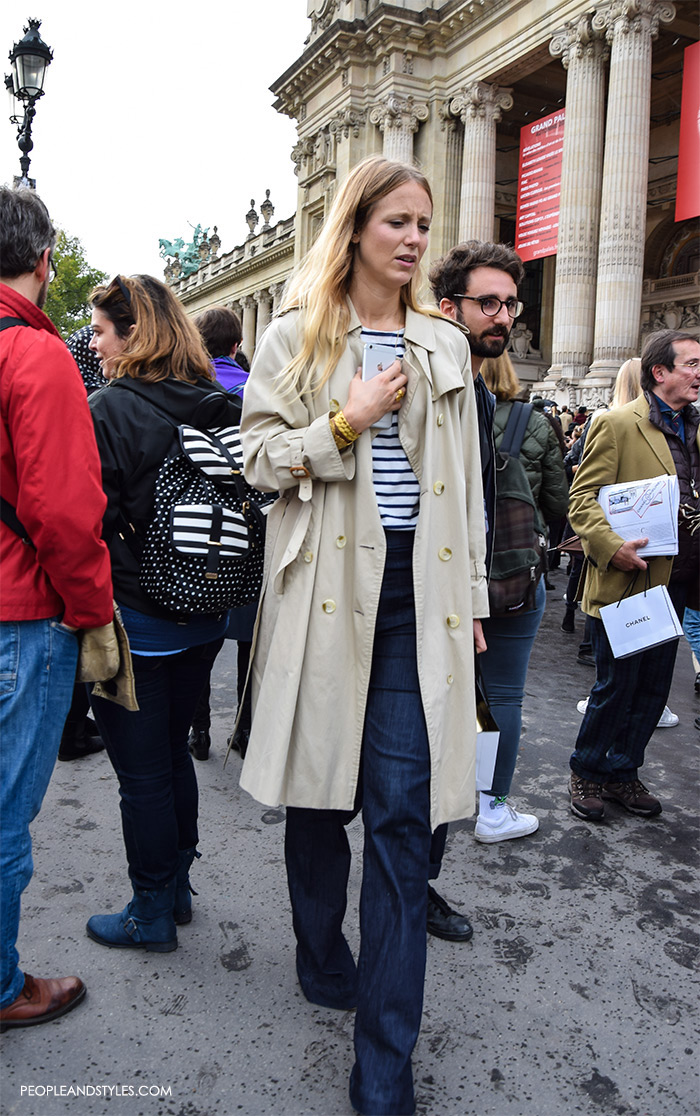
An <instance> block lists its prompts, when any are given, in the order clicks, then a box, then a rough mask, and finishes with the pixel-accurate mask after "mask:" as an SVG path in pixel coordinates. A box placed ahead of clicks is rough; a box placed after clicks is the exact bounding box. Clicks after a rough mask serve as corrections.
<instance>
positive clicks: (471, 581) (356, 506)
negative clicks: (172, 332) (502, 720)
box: [241, 306, 488, 826]
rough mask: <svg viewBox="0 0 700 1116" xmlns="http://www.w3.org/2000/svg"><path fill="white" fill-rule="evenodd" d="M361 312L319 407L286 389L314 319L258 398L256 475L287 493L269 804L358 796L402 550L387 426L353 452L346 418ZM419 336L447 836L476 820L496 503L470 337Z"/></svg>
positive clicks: (246, 425)
mask: <svg viewBox="0 0 700 1116" xmlns="http://www.w3.org/2000/svg"><path fill="white" fill-rule="evenodd" d="M350 310H351V321H350V325H349V329H348V344H347V346H346V348H345V350H344V352H343V355H342V356H341V358H340V362H339V364H338V366H337V368H336V369H335V371H334V373H333V375H332V376H331V378H330V380H329V381H328V383H327V384H326V385H325V386H324V388H323V389H322V390H321V391H320V392H319V393H318V394H317V395H316V396H311V395H307V396H304V397H302V398H301V399H298V400H293V401H289V400H286V399H284V398H283V397H282V396H281V395H280V394H279V393H278V391H277V390H276V384H275V381H276V378H277V377H278V375H279V373H280V372H281V370H282V369H283V368H284V367H285V366H286V365H287V364H288V363H289V361H290V360H291V359H292V356H293V355H294V354H295V352H298V350H299V347H300V344H299V340H298V334H297V330H298V325H299V313H298V312H297V311H292V312H290V313H287V314H285V315H283V316H282V317H280V318H277V319H275V320H273V322H272V323H271V325H270V326H269V327H268V329H267V331H266V333H265V335H264V336H263V338H262V340H261V342H260V344H259V346H258V349H257V351H256V355H255V360H254V362H253V368H252V371H251V374H250V378H249V380H248V383H247V385H246V391H245V402H244V407H243V419H242V425H241V436H242V443H243V451H244V460H245V474H246V478H247V479H248V481H249V482H250V483H251V484H254V485H256V486H257V487H258V488H261V489H264V490H267V491H274V490H279V491H280V493H281V498H280V499H279V500H278V501H277V502H276V503H275V504H274V506H273V508H272V510H271V512H270V514H269V515H268V524H267V541H266V552H265V583H264V586H263V599H262V604H261V609H260V612H259V615H258V631H257V640H256V645H255V651H254V658H253V666H252V676H253V728H252V733H251V738H250V743H249V746H248V751H247V754H246V759H245V763H244V766H243V773H242V777H241V786H242V787H243V788H244V789H245V790H247V791H248V792H249V793H250V794H252V795H253V796H254V797H255V798H257V799H258V800H259V801H261V802H263V803H266V804H268V805H277V804H278V803H284V804H286V805H291V806H305V807H311V808H316V809H319V808H327V809H336V810H351V809H352V808H353V804H354V801H355V791H356V787H357V779H358V771H359V766H360V752H361V746H362V732H363V724H364V717H365V705H366V700H367V690H368V684H369V675H370V668H371V663H372V645H373V638H374V625H375V618H376V614H377V606H378V602H379V594H380V590H381V584H382V574H383V569H384V556H385V549H386V544H385V538H384V531H383V528H382V524H381V520H380V518H379V512H378V510H377V501H376V498H375V494H374V488H373V484H372V444H371V439H372V431H371V430H366V431H364V432H363V433H362V434H361V435H360V437H359V438H358V440H357V441H356V442H355V443H354V445H353V446H352V447H350V448H348V449H346V450H344V451H343V452H342V453H340V452H339V451H338V449H337V448H336V445H335V442H334V441H333V437H332V434H331V430H330V425H329V422H328V414H329V410H330V409H331V408H332V407H334V406H339V405H342V404H343V403H344V402H345V401H346V399H347V396H348V387H349V384H350V380H351V379H352V377H353V376H354V374H355V372H356V371H357V368H358V367H359V366H360V364H361V362H362V344H361V341H360V330H361V324H360V322H359V320H358V318H357V315H356V313H355V311H354V308H353V307H352V306H351V307H350ZM405 342H406V355H405V358H404V362H403V370H404V373H405V374H406V375H407V376H408V384H407V385H406V397H405V399H404V402H403V405H402V407H401V411H400V412H399V437H400V439H401V443H402V445H403V447H404V450H405V452H406V455H407V457H408V460H409V461H410V463H411V467H412V468H413V471H414V473H415V474H416V477H417V478H418V481H419V484H420V511H419V517H418V525H417V528H416V536H415V544H414V555H413V568H414V591H415V605H416V625H417V653H418V674H419V679H420V686H421V693H422V697H423V708H424V710H425V719H426V723H427V729H428V737H429V741H430V755H431V791H430V799H431V820H432V824H433V826H436V825H438V824H439V823H441V822H446V821H451V820H454V819H457V818H462V817H466V816H468V815H470V814H472V813H473V811H474V797H475V791H474V759H475V740H476V715H475V702H474V663H473V654H474V651H473V630H472V618H473V617H474V616H476V617H483V616H487V615H488V594H487V588H486V568H485V535H484V504H483V496H482V488H481V462H480V459H479V437H478V430H477V419H476V408H475V401H474V390H473V384H472V378H471V372H470V358H469V346H468V343H467V339H466V336H465V334H464V332H463V331H462V330H461V329H460V328H459V327H457V326H455V325H453V324H452V323H450V322H448V321H442V320H437V319H433V318H430V317H427V316H425V315H422V314H416V313H414V312H413V311H411V310H408V311H407V317H406V329H405Z"/></svg>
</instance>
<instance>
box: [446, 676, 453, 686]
mask: <svg viewBox="0 0 700 1116" xmlns="http://www.w3.org/2000/svg"><path fill="white" fill-rule="evenodd" d="M453 682H454V675H452V674H448V675H447V685H448V686H451V685H452V683H453Z"/></svg>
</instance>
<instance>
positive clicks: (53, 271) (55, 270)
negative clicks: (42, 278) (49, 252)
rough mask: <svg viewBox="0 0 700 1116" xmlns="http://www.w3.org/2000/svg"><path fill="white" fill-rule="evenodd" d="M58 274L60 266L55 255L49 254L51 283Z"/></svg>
mask: <svg viewBox="0 0 700 1116" xmlns="http://www.w3.org/2000/svg"><path fill="white" fill-rule="evenodd" d="M57 274H58V268H57V267H56V262H55V260H54V258H53V256H49V283H53V281H54V279H55V278H56V276H57Z"/></svg>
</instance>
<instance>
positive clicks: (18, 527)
mask: <svg viewBox="0 0 700 1116" xmlns="http://www.w3.org/2000/svg"><path fill="white" fill-rule="evenodd" d="M0 520H2V522H3V523H4V524H5V526H6V527H9V528H10V530H11V531H14V533H15V534H16V535H19V537H20V538H21V540H22V542H23V543H24V545H25V546H31V548H32V550H35V549H36V547H35V546H34V543H33V542H32V540H31V539H30V538H29V535H28V534H27V530H26V528H25V526H24V525H23V524H22V523H21V522H20V520H19V518H18V516H17V510H16V508H14V507H13V505H12V504H11V503H10V502H9V500H6V499H5V497H4V496H0Z"/></svg>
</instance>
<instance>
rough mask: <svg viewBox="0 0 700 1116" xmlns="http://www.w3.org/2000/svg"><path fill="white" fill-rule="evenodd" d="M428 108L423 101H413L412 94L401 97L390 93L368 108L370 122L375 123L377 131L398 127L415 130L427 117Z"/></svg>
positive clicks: (408, 130) (410, 130) (404, 129)
mask: <svg viewBox="0 0 700 1116" xmlns="http://www.w3.org/2000/svg"><path fill="white" fill-rule="evenodd" d="M428 115H429V109H428V106H427V104H425V102H423V101H415V100H414V99H413V97H412V96H410V95H409V96H407V97H401V96H399V95H398V94H396V93H390V94H389V96H388V97H387V98H386V100H384V101H382V102H381V103H380V104H378V105H375V106H374V107H373V108H371V109H370V110H369V119H370V123H372V124H376V125H378V127H379V131H380V132H383V131H384V130H385V129H386V128H399V129H401V130H402V131H406V132H417V131H418V126H419V124H421V123H422V122H423V121H424V120H427V119H428Z"/></svg>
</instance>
